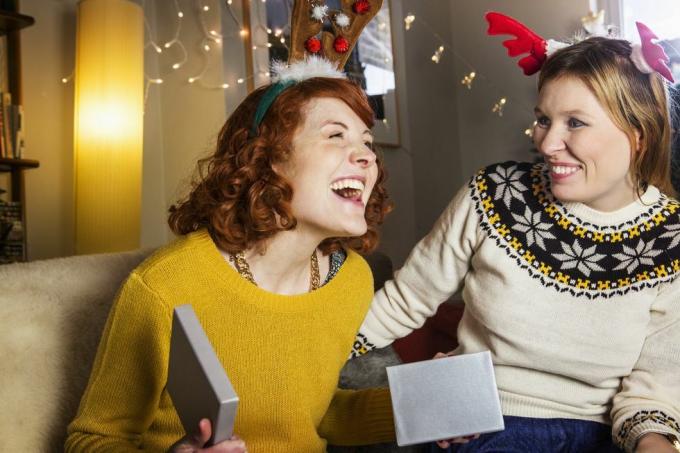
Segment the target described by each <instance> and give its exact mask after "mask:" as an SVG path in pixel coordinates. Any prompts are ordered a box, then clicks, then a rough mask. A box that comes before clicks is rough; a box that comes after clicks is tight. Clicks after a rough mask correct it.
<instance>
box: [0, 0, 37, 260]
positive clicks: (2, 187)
mask: <svg viewBox="0 0 680 453" xmlns="http://www.w3.org/2000/svg"><path fill="white" fill-rule="evenodd" d="M34 22H35V20H34V19H33V18H32V17H30V16H26V15H24V14H20V13H19V12H18V2H17V1H11V0H10V1H7V0H0V50H1V52H0V68H1V69H0V91H2V96H0V174H2V175H4V177H3V179H2V181H3V183H2V184H0V264H5V263H11V262H15V261H26V259H27V253H26V250H27V244H26V191H25V187H24V172H25V171H26V170H30V169H33V168H38V167H39V166H40V163H39V162H38V161H37V160H32V159H24V158H23V153H22V150H23V137H22V135H21V134H22V133H21V132H17V131H21V129H22V127H21V123H22V122H23V110H22V109H21V107H20V106H21V58H20V39H19V30H21V29H22V28H25V27H28V26H30V25H32V24H33V23H34Z"/></svg>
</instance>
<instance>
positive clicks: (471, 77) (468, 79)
mask: <svg viewBox="0 0 680 453" xmlns="http://www.w3.org/2000/svg"><path fill="white" fill-rule="evenodd" d="M476 75H477V74H476V73H475V72H474V71H472V72H471V73H470V74H468V75H466V76H465V77H463V80H461V81H460V83H461V84H463V85H465V88H467V89H468V90H471V89H472V82H474V80H475V76H476Z"/></svg>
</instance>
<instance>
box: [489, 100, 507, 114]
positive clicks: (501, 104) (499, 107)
mask: <svg viewBox="0 0 680 453" xmlns="http://www.w3.org/2000/svg"><path fill="white" fill-rule="evenodd" d="M506 103H507V99H505V98H500V100H499V101H498V102H496V103H495V104H494V105H493V108H492V109H491V112H492V113H495V114H497V115H498V116H503V109H504V108H505V104H506Z"/></svg>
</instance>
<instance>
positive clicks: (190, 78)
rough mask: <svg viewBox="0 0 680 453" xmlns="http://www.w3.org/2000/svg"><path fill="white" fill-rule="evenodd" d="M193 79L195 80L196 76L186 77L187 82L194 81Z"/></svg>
mask: <svg viewBox="0 0 680 453" xmlns="http://www.w3.org/2000/svg"><path fill="white" fill-rule="evenodd" d="M195 81H196V77H189V78H188V79H187V82H189V83H194V82H195Z"/></svg>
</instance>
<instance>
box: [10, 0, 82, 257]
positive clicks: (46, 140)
mask: <svg viewBox="0 0 680 453" xmlns="http://www.w3.org/2000/svg"><path fill="white" fill-rule="evenodd" d="M76 3H77V0H63V1H44V0H42V1H41V0H23V1H22V2H21V12H22V13H24V14H28V15H29V16H33V17H34V18H35V25H33V26H32V27H29V28H26V29H25V30H23V31H22V32H21V63H22V92H23V104H24V114H25V118H26V136H25V140H26V157H27V158H29V159H37V160H39V161H40V168H38V169H35V170H30V171H27V172H26V173H25V175H26V219H27V225H28V231H27V234H28V256H29V259H39V258H47V257H53V256H64V255H70V254H72V253H73V243H74V237H73V227H74V226H73V225H74V218H73V215H74V211H73V84H72V83H68V84H63V83H62V82H61V78H62V77H65V76H68V75H69V74H71V72H72V71H73V66H74V46H75V5H76Z"/></svg>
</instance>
